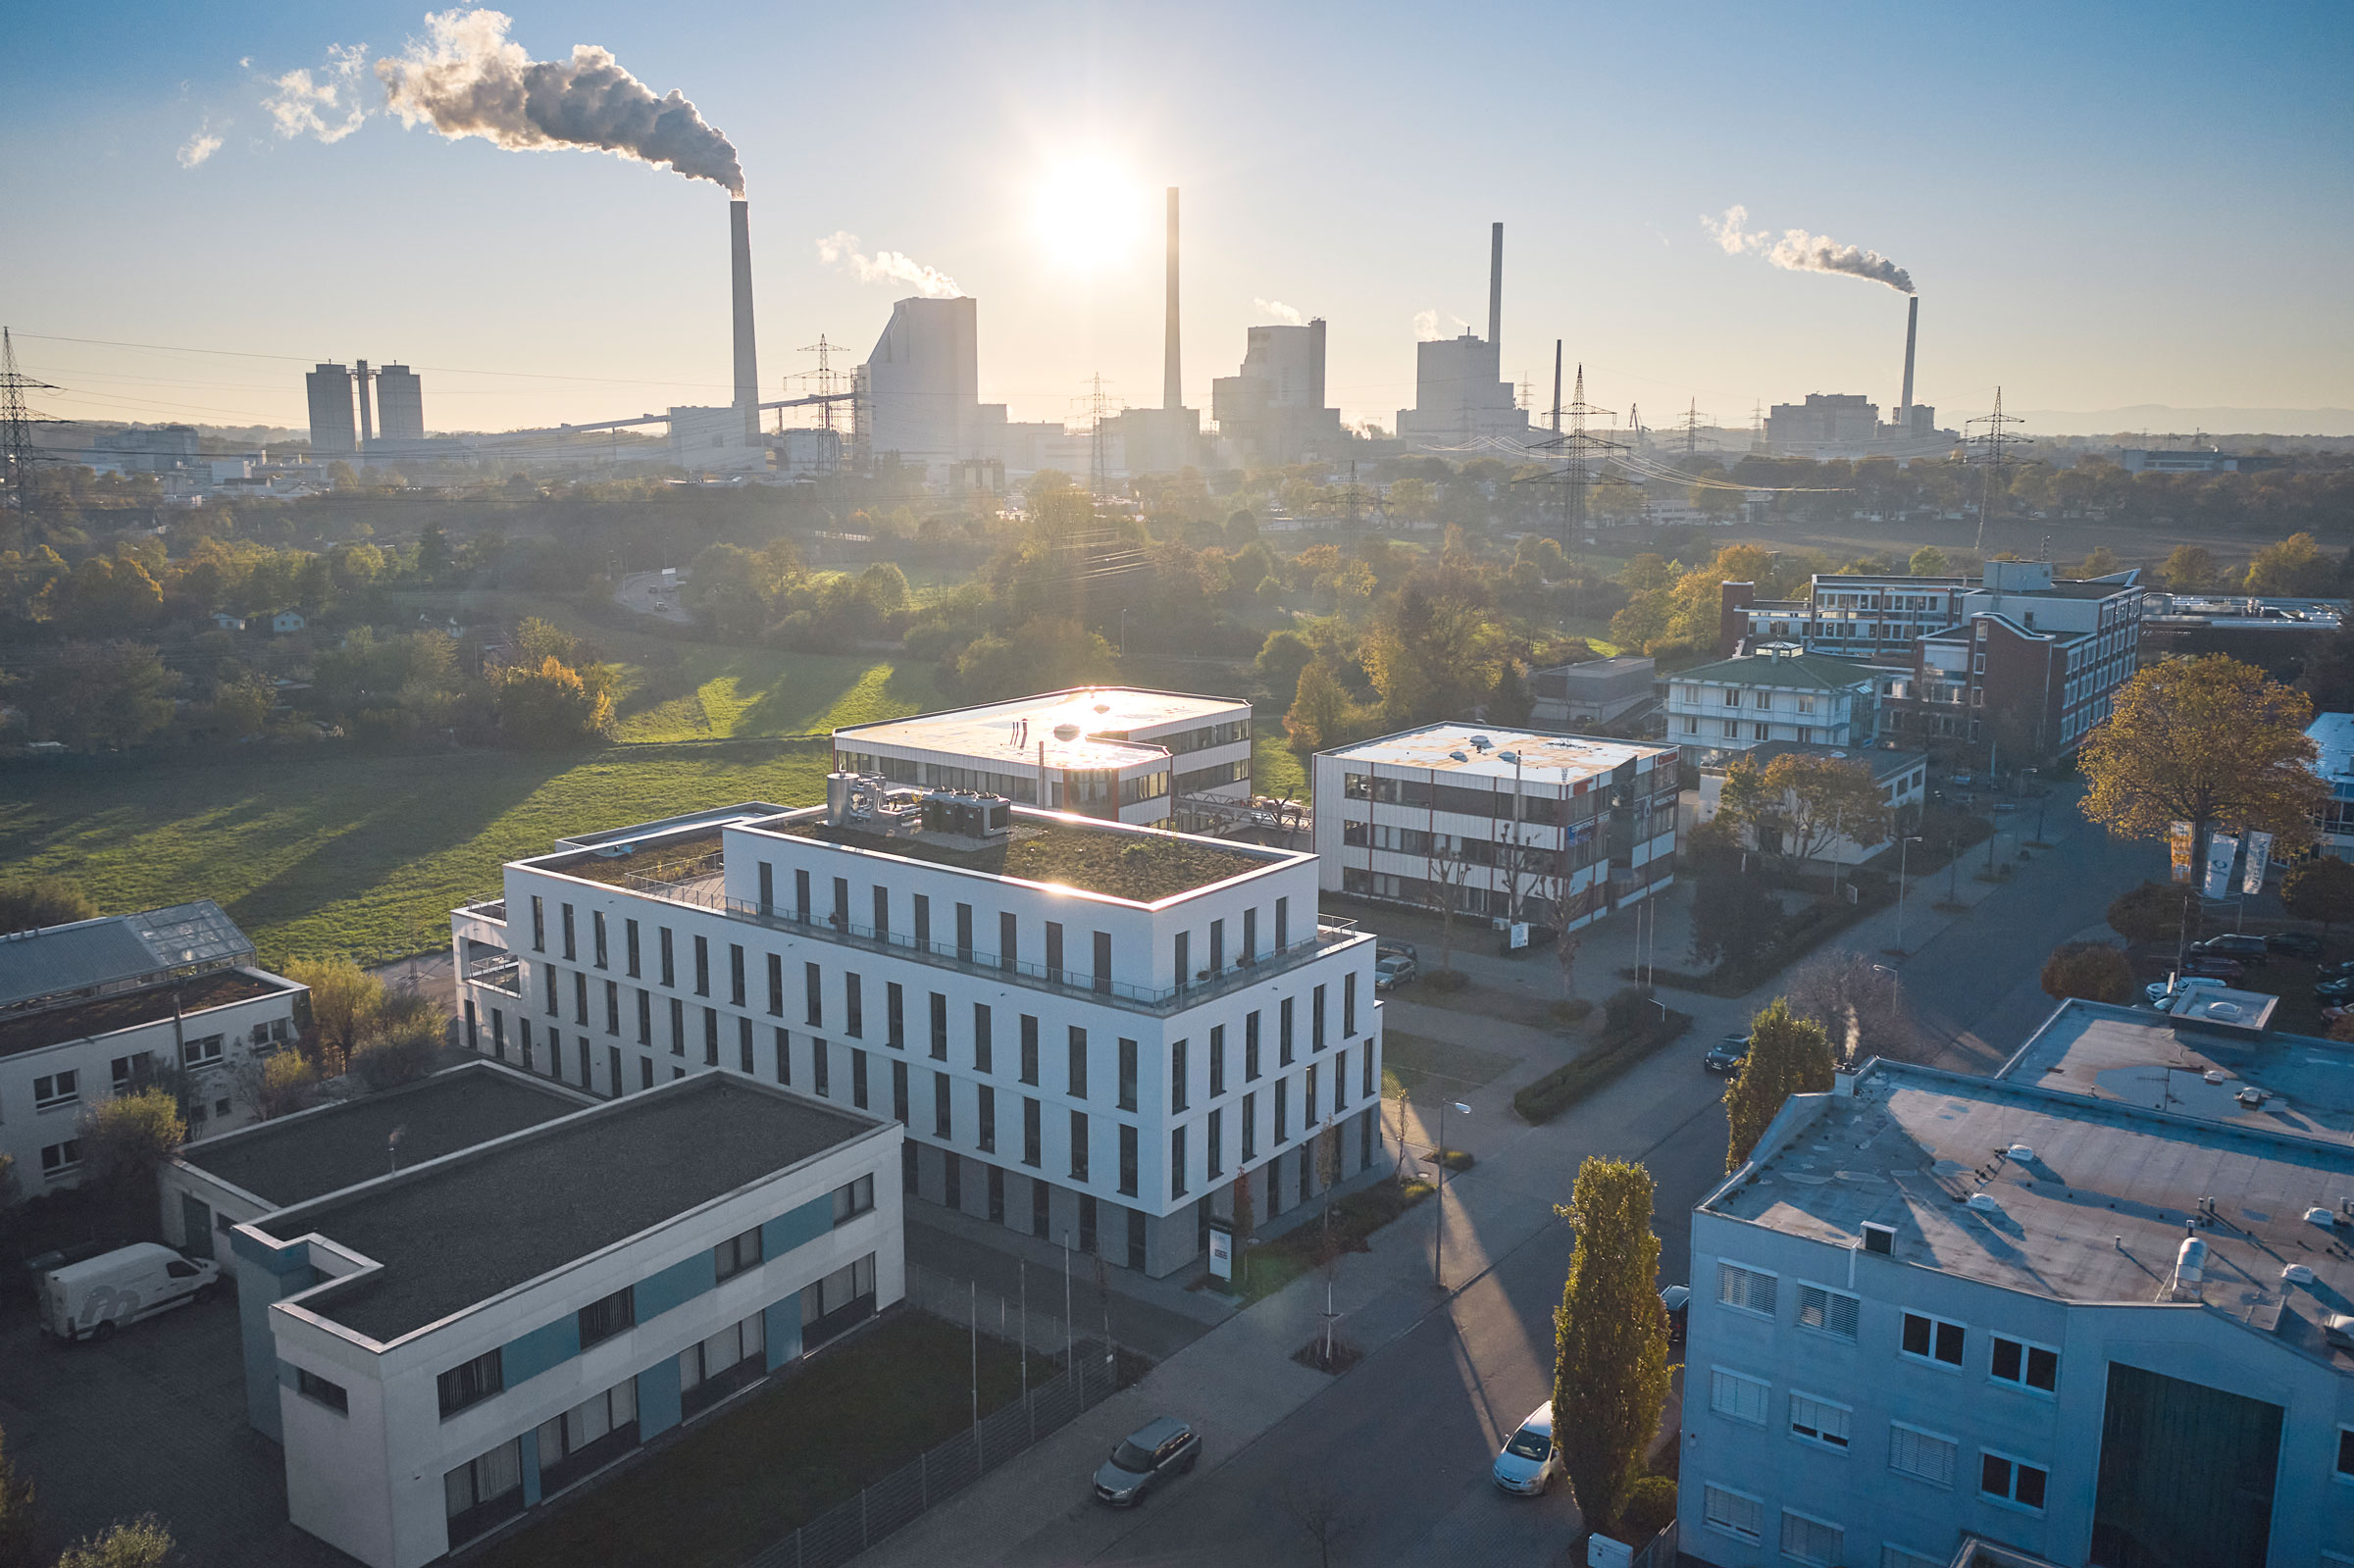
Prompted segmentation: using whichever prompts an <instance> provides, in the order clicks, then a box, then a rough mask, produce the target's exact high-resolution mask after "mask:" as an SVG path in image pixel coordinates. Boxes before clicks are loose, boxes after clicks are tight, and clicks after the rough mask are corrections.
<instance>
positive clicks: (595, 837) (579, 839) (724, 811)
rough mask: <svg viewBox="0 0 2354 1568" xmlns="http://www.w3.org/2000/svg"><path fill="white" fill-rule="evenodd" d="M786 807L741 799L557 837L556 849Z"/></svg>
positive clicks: (742, 817)
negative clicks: (678, 814)
mask: <svg viewBox="0 0 2354 1568" xmlns="http://www.w3.org/2000/svg"><path fill="white" fill-rule="evenodd" d="M784 809H785V808H784V807H783V806H779V805H772V804H771V803H769V802H768V801H765V800H741V801H738V802H737V803H736V804H735V805H732V806H713V807H711V808H710V809H709V810H708V811H691V812H688V813H686V814H685V815H683V816H677V817H662V818H659V819H657V820H655V821H653V822H641V823H638V824H636V825H635V826H633V827H628V828H608V829H606V830H605V831H604V832H602V833H592V834H582V835H578V836H576V837H572V838H559V839H557V840H556V847H557V848H558V849H595V848H601V847H603V846H606V845H610V844H624V843H628V842H630V841H631V840H633V839H637V838H653V837H659V836H660V835H664V834H673V833H679V832H682V831H684V830H687V829H690V828H714V829H715V828H717V827H718V826H719V825H720V824H722V823H729V822H747V821H749V820H750V819H752V818H754V817H773V816H775V815H776V814H777V813H778V812H780V811H783V810H784Z"/></svg>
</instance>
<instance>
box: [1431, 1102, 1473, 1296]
mask: <svg viewBox="0 0 2354 1568" xmlns="http://www.w3.org/2000/svg"><path fill="white" fill-rule="evenodd" d="M1455 1109H1457V1110H1458V1111H1460V1112H1462V1113H1463V1114H1464V1115H1465V1116H1468V1115H1470V1114H1471V1107H1470V1106H1468V1105H1465V1104H1464V1103H1463V1102H1462V1101H1461V1100H1457V1101H1456V1102H1455ZM1446 1133H1447V1118H1446V1116H1445V1114H1444V1113H1442V1114H1441V1115H1440V1117H1439V1150H1438V1154H1439V1158H1438V1166H1439V1189H1438V1192H1437V1195H1436V1196H1435V1197H1434V1198H1433V1200H1432V1203H1431V1213H1432V1215H1433V1216H1434V1219H1433V1223H1432V1225H1431V1228H1430V1277H1431V1278H1432V1279H1433V1280H1435V1281H1437V1282H1438V1287H1439V1289H1440V1290H1446V1289H1447V1269H1446V1263H1445V1259H1446V1255H1447V1137H1446Z"/></svg>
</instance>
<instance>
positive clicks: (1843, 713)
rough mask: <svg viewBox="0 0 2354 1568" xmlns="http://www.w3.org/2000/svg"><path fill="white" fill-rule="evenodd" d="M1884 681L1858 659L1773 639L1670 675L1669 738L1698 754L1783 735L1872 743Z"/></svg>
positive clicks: (1811, 741)
mask: <svg viewBox="0 0 2354 1568" xmlns="http://www.w3.org/2000/svg"><path fill="white" fill-rule="evenodd" d="M1745 646H1749V645H1748V644H1745ZM1883 683H1884V680H1883V678H1882V677H1881V676H1880V675H1879V674H1878V673H1876V672H1874V671H1872V670H1870V669H1868V668H1867V667H1866V666H1864V665H1861V664H1858V663H1855V662H1854V661H1852V660H1848V659H1838V658H1833V657H1831V656H1829V655H1828V654H1821V653H1809V652H1807V651H1806V650H1805V649H1804V648H1803V647H1801V646H1800V645H1799V644H1798V643H1795V642H1768V643H1766V644H1764V645H1763V646H1758V647H1754V649H1753V651H1749V652H1743V653H1736V654H1735V655H1734V656H1733V657H1731V658H1729V659H1718V660H1717V661H1715V662H1714V664H1703V665H1695V666H1694V667H1693V668H1691V669H1689V670H1678V671H1676V672H1675V674H1674V675H1672V676H1670V677H1668V678H1667V682H1666V687H1667V703H1666V707H1667V738H1668V739H1670V740H1672V741H1674V742H1675V743H1676V744H1678V745H1680V746H1685V747H1688V748H1690V749H1691V750H1692V751H1694V752H1695V753H1697V754H1698V755H1697V756H1696V758H1695V760H1703V759H1706V758H1712V757H1716V756H1721V755H1724V754H1727V753H1731V752H1735V751H1747V750H1749V749H1750V748H1752V747H1753V746H1759V745H1764V744H1766V743H1767V742H1769V741H1776V740H1784V741H1791V742H1794V743H1797V744H1802V745H1816V744H1820V745H1828V746H1848V747H1856V746H1868V745H1871V744H1873V743H1874V742H1875V741H1877V740H1878V739H1879V691H1880V686H1881V685H1882V684H1883Z"/></svg>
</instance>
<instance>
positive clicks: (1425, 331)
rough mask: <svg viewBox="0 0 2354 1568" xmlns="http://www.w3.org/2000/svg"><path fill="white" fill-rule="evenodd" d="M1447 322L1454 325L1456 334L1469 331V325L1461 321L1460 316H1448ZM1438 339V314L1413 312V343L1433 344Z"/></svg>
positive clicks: (1433, 311)
mask: <svg viewBox="0 0 2354 1568" xmlns="http://www.w3.org/2000/svg"><path fill="white" fill-rule="evenodd" d="M1447 320H1449V321H1451V322H1453V323H1454V324H1455V329H1456V330H1457V331H1458V332H1467V331H1469V330H1470V329H1471V324H1470V323H1469V322H1467V321H1465V320H1463V319H1462V318H1461V317H1460V316H1449V317H1448V318H1447ZM1439 337H1440V332H1439V313H1438V312H1437V311H1436V310H1418V311H1416V312H1414V341H1415V342H1417V343H1435V342H1437V341H1438V339H1439Z"/></svg>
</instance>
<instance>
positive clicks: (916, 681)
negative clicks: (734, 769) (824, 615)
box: [614, 643, 945, 740]
mask: <svg viewBox="0 0 2354 1568" xmlns="http://www.w3.org/2000/svg"><path fill="white" fill-rule="evenodd" d="M676 654H677V657H676V662H675V663H667V664H625V665H623V666H622V691H621V697H620V700H619V701H618V702H617V704H616V707H617V708H618V709H619V712H620V723H619V725H618V726H617V727H616V729H615V732H614V733H615V736H616V738H618V739H621V740H708V739H725V738H737V737H742V736H746V735H792V734H822V733H827V732H830V731H832V730H834V729H836V728H838V727H840V726H842V725H849V724H866V723H869V722H871V721H873V720H876V719H896V718H898V717H900V716H901V715H903V714H909V713H921V712H924V711H925V710H927V709H930V708H937V707H941V706H944V705H945V704H944V703H943V701H942V699H941V697H940V693H939V692H938V691H937V690H935V689H934V687H933V684H932V672H933V666H931V665H929V664H923V663H908V664H894V663H892V662H890V661H888V660H883V661H877V660H875V659H873V658H869V657H863V656H858V655H851V656H846V657H844V656H836V655H826V654H810V653H782V652H778V651H777V650H775V649H771V648H720V647H710V646H705V645H701V644H692V643H690V644H682V645H680V646H679V647H678V648H677V650H676Z"/></svg>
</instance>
